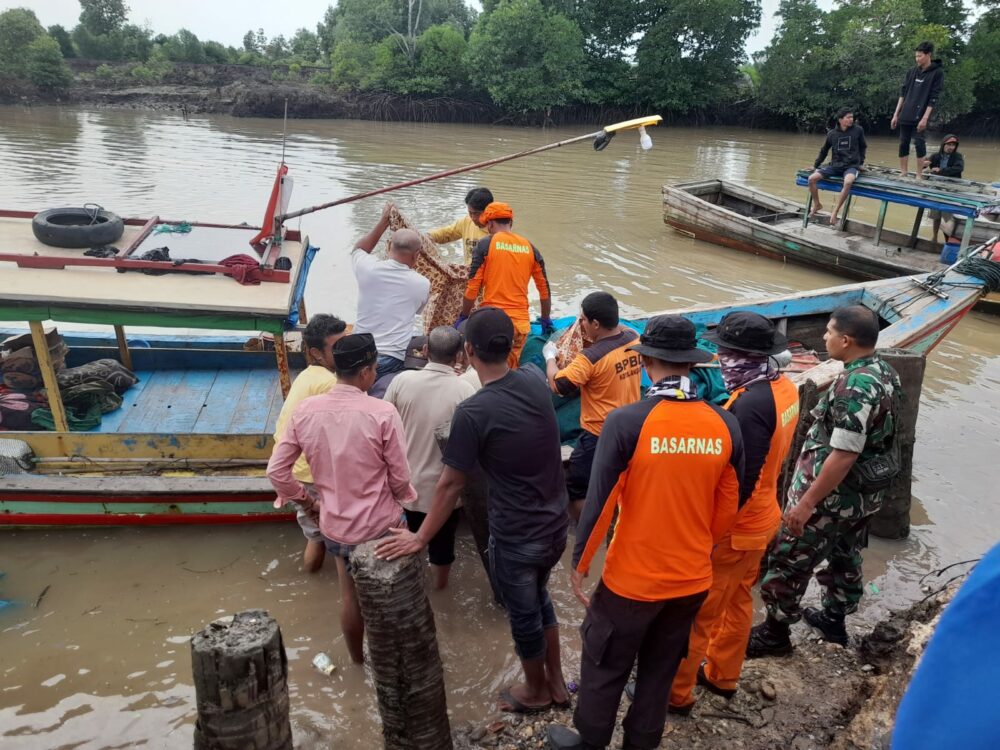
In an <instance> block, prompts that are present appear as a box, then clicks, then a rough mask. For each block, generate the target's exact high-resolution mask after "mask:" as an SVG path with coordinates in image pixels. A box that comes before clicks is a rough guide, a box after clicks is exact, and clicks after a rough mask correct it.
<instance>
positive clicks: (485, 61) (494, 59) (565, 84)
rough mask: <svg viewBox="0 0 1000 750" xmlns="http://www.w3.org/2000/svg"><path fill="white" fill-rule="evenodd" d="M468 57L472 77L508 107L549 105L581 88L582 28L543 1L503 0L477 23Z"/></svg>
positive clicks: (569, 97) (529, 108) (573, 96)
mask: <svg viewBox="0 0 1000 750" xmlns="http://www.w3.org/2000/svg"><path fill="white" fill-rule="evenodd" d="M466 59H467V66H468V69H469V76H470V78H471V79H472V82H473V83H474V84H476V85H477V86H479V87H481V88H483V89H485V90H486V91H487V92H488V93H489V95H490V97H491V98H492V99H493V101H494V102H495V103H496V104H497V105H499V106H500V107H503V108H504V109H508V110H512V111H517V112H529V111H540V110H546V109H548V108H550V107H555V106H559V105H562V104H567V103H569V102H572V101H574V100H577V99H578V98H579V97H580V96H581V94H582V93H583V75H584V72H585V58H584V52H583V33H582V32H581V31H580V27H579V26H578V25H577V24H576V23H575V22H574V21H571V20H570V19H568V18H566V16H564V15H562V14H561V13H556V12H552V11H549V10H547V9H546V8H545V7H543V6H542V4H541V2H540V1H539V0H502V1H501V2H500V4H499V5H498V6H497V7H496V9H495V10H494V11H493V12H492V13H490V14H489V15H484V16H483V18H481V19H480V20H479V22H478V23H477V24H476V27H475V29H474V30H473V32H472V35H471V36H470V38H469V52H468V55H467V58H466Z"/></svg>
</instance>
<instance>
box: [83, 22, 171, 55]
mask: <svg viewBox="0 0 1000 750" xmlns="http://www.w3.org/2000/svg"><path fill="white" fill-rule="evenodd" d="M71 36H72V39H73V43H74V44H75V45H76V48H77V50H78V51H79V53H80V56H81V57H84V58H88V59H91V60H140V61H142V62H145V61H146V60H148V59H149V56H150V54H151V53H152V51H153V39H152V32H150V31H149V29H145V28H141V27H139V26H135V25H134V24H126V25H124V26H122V27H121V28H120V29H115V30H114V31H110V32H108V33H106V34H94V33H93V32H91V31H90V30H89V29H87V27H86V26H84V25H83V24H79V25H78V26H77V27H76V28H75V29H73V32H72V35H71Z"/></svg>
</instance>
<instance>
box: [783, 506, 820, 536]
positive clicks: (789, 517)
mask: <svg viewBox="0 0 1000 750" xmlns="http://www.w3.org/2000/svg"><path fill="white" fill-rule="evenodd" d="M812 514H813V512H812V508H809V507H807V506H805V505H803V504H802V503H799V504H797V505H794V506H792V507H791V508H786V509H785V515H784V517H783V518H782V519H781V520H782V521H783V522H784V524H785V529H786V530H787V531H788V533H789V534H791V535H792V536H802V532H803V531H805V528H806V522H807V521H808V520H809V519H810V518H811V517H812Z"/></svg>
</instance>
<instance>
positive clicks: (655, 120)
mask: <svg viewBox="0 0 1000 750" xmlns="http://www.w3.org/2000/svg"><path fill="white" fill-rule="evenodd" d="M662 119H663V118H662V117H660V116H659V115H652V116H649V117H640V118H637V119H635V120H627V121H625V122H618V123H615V124H614V125H608V126H606V127H604V128H601V129H600V130H595V131H594V132H593V133H587V134H585V135H578V136H576V137H574V138H566V139H564V140H561V141H556V142H555V143H548V144H546V145H544V146H536V147H535V148H529V149H525V150H524V151H518V152H517V153H516V154H507V155H506V156H498V157H496V158H494V159H487V160H485V161H479V162H476V163H475V164H466V165H465V166H463V167H455V168H454V169H446V170H444V171H443V172H435V173H434V174H431V175H427V176H426V177H417V178H416V179H413V180H407V181H406V182H399V183H397V184H395V185H389V186H388V187H384V188H378V189H377V190H369V191H367V192H365V193H357V194H356V195H351V196H348V197H347V198H341V199H340V200H336V201H330V202H329V203H320V204H319V205H317V206H309V207H308V208H302V209H299V210H298V211H291V212H290V213H287V214H281V215H280V216H275V218H274V224H275V227H280V226H281V224H282V223H283V222H285V221H288V219H294V218H296V217H299V216H305V215H306V214H311V213H315V212H316V211H322V210H323V209H325V208H333V207H334V206H342V205H344V204H345V203H353V202H354V201H359V200H362V199H363V198H371V197H373V196H376V195H381V194H383V193H390V192H392V191H394V190H402V189H403V188H408V187H413V186H414V185H422V184H424V183H425V182H431V181H433V180H440V179H443V178H445V177H452V176H454V175H457V174H462V173H463V172H471V171H473V170H476V169H486V168H487V167H492V166H495V165H497V164H502V163H503V162H505V161H511V160H512V159H520V158H521V157H522V156H531V155H532V154H540V153H542V152H543V151H551V150H552V149H554V148H560V147H562V146H569V145H570V144H573V143H580V142H581V141H586V140H593V139H595V138H598V137H599V136H605V137H606V138H610V136H612V135H614V134H615V133H618V132H621V131H623V130H634V129H637V128H639V127H640V126H643V127H647V126H650V125H657V124H659V123H660V121H661V120H662Z"/></svg>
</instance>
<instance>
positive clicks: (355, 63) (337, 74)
mask: <svg viewBox="0 0 1000 750" xmlns="http://www.w3.org/2000/svg"><path fill="white" fill-rule="evenodd" d="M374 66H375V48H374V47H372V45H370V44H366V43H364V42H354V41H350V40H347V41H343V42H339V43H338V44H337V46H336V47H334V49H333V53H332V54H331V55H330V76H331V77H332V79H333V81H334V82H335V85H336V87H337V88H338V89H340V90H351V89H357V90H365V89H367V88H370V87H371V85H372V83H373V71H374Z"/></svg>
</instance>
